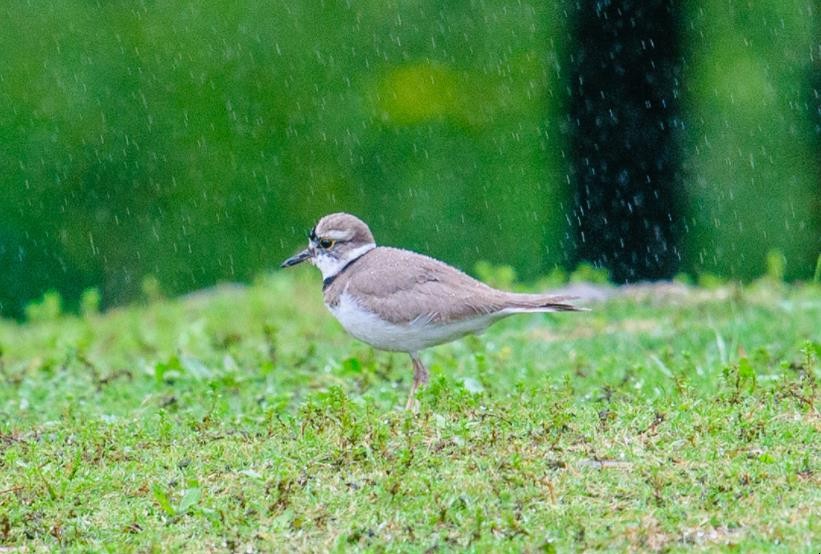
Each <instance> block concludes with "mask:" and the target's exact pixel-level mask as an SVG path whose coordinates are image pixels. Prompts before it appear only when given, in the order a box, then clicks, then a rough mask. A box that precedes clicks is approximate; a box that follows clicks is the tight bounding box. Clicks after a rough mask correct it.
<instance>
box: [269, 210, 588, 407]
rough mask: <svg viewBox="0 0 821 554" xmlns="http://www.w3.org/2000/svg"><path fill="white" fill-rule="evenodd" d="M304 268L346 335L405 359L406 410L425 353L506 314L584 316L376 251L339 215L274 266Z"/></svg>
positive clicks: (554, 300)
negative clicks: (409, 368) (318, 282)
mask: <svg viewBox="0 0 821 554" xmlns="http://www.w3.org/2000/svg"><path fill="white" fill-rule="evenodd" d="M306 261H307V262H310V263H311V264H313V265H314V266H316V267H317V268H318V269H319V270H320V271H321V272H322V292H323V296H324V301H325V306H327V308H328V310H330V312H331V313H332V314H333V315H334V317H335V318H336V319H337V320H338V321H339V323H341V324H342V327H343V328H344V329H345V331H347V332H348V334H350V335H351V336H353V337H355V338H357V339H359V340H361V341H362V342H365V343H367V344H369V345H370V346H372V347H374V348H376V349H378V350H386V351H390V352H405V353H407V354H408V355H410V358H411V362H412V365H413V384H412V385H411V388H410V391H409V394H408V399H407V402H406V404H405V408H406V409H409V410H410V409H413V408H414V407H415V397H416V391H417V389H418V388H419V387H420V386H422V385H425V384H427V382H428V370H427V368H426V367H425V365H424V364H423V363H422V359H421V357H420V352H422V351H423V350H425V349H426V348H430V347H432V346H436V345H439V344H443V343H446V342H450V341H453V340H456V339H459V338H461V337H463V336H465V335H468V334H478V333H481V332H482V331H484V330H485V329H486V328H487V327H488V326H490V325H491V324H493V323H495V322H497V321H499V320H501V319H504V318H505V317H508V316H510V315H514V314H519V313H532V312H577V311H586V310H585V308H580V307H577V306H574V305H572V304H570V303H568V302H569V301H570V300H574V299H575V297H570V296H548V295H545V294H522V293H515V292H508V291H503V290H499V289H495V288H493V287H490V286H488V285H486V284H485V283H482V282H481V281H478V280H476V279H474V278H473V277H471V276H469V275H467V274H466V273H463V272H462V271H460V270H458V269H456V268H455V267H452V266H450V265H448V264H446V263H445V262H442V261H439V260H437V259H434V258H431V257H429V256H425V255H424V254H418V253H416V252H412V251H410V250H403V249H399V248H392V247H388V246H377V244H376V241H375V240H374V237H373V234H372V233H371V230H370V229H369V228H368V225H367V224H366V223H365V222H364V221H362V220H361V219H359V218H358V217H356V216H354V215H351V214H349V213H344V212H339V213H332V214H329V215H326V216H324V217H322V218H321V219H320V220H319V221H318V222H317V223H316V225H315V226H314V228H313V229H311V231H310V232H309V233H308V247H307V248H306V249H304V250H302V251H301V252H299V253H298V254H296V255H294V256H292V257H290V258H288V259H287V260H285V261H283V262H282V264H281V266H280V267H282V268H286V267H292V266H295V265H297V264H300V263H302V262H306Z"/></svg>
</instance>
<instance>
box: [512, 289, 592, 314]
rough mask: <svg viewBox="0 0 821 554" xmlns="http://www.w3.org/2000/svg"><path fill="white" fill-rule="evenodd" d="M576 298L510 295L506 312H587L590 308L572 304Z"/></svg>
mask: <svg viewBox="0 0 821 554" xmlns="http://www.w3.org/2000/svg"><path fill="white" fill-rule="evenodd" d="M577 298H578V297H576V296H549V295H546V294H519V293H514V292H511V293H508V295H507V299H506V300H507V302H506V304H507V307H506V308H505V310H504V311H507V312H509V313H520V312H587V311H590V310H589V309H588V308H582V307H579V306H574V305H573V304H570V303H569V301H570V300H576V299H577Z"/></svg>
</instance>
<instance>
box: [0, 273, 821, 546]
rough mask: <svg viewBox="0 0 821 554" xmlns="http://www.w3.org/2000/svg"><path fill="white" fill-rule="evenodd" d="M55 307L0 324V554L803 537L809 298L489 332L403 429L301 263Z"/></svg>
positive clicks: (556, 319) (401, 393) (807, 521)
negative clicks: (111, 301) (158, 292)
mask: <svg viewBox="0 0 821 554" xmlns="http://www.w3.org/2000/svg"><path fill="white" fill-rule="evenodd" d="M92 304H93V303H92ZM92 308H93V305H92ZM58 312H59V309H56V310H55V309H52V310H50V311H48V310H45V311H44V310H41V311H40V313H44V314H45V315H43V316H42V317H40V318H39V321H36V322H31V323H27V324H16V323H12V322H8V321H5V322H0V346H1V347H2V356H1V357H0V551H7V550H11V551H30V550H43V549H58V548H64V549H67V550H82V551H89V550H90V551H112V552H122V551H140V552H144V551H151V550H156V551H176V550H188V551H203V550H206V551H208V550H211V551H223V550H241V551H246V550H251V551H253V550H262V551H270V550H285V549H288V550H291V549H295V550H303V551H317V550H320V551H322V550H337V551H347V550H350V549H357V548H358V549H367V550H374V551H380V550H383V549H384V550H390V551H416V552H422V551H426V550H433V551H437V550H439V551H454V550H461V549H464V548H468V549H471V550H474V551H487V550H502V551H520V550H522V549H527V550H530V551H538V550H545V551H548V552H550V551H554V550H555V551H559V552H567V551H577V550H618V551H622V550H658V551H670V550H672V551H685V550H690V549H693V548H697V549H707V550H713V549H719V550H722V549H731V548H732V547H733V546H735V547H736V548H737V549H738V551H751V550H752V551H762V550H776V551H785V552H786V551H790V552H816V551H818V550H819V548H821V538H820V536H819V524H818V520H819V517H818V516H819V506H821V494H819V486H818V485H819V474H818V471H819V446H820V445H821V442H820V441H819V439H818V430H819V422H820V420H819V415H818V407H817V404H816V398H817V389H816V379H817V377H818V367H817V361H816V360H817V357H818V352H819V342H820V341H821V337H819V333H820V332H821V325H819V322H821V293H819V289H818V288H817V287H813V286H810V285H806V286H803V287H788V286H786V285H782V284H778V283H776V282H774V281H772V280H769V281H761V282H759V283H757V284H754V285H751V286H748V287H738V286H723V287H720V288H714V289H686V290H685V289H683V288H674V287H667V288H652V289H650V288H646V289H637V290H634V291H633V292H629V293H625V294H623V295H620V296H618V297H616V298H614V299H611V300H609V301H607V302H606V303H603V304H598V305H596V306H595V310H594V311H592V312H589V313H579V314H558V315H544V316H542V315H536V316H522V317H518V318H511V319H508V320H506V321H504V322H502V323H500V324H498V325H496V326H495V327H493V328H491V329H490V330H489V331H488V332H487V333H486V334H485V335H484V336H482V337H479V338H476V337H471V338H468V339H464V340H462V341H459V342H456V343H452V344H450V345H446V346H442V347H439V348H436V349H433V350H430V351H428V352H426V354H425V356H426V357H425V360H426V361H427V362H428V365H429V367H430V369H431V374H432V377H431V383H430V385H429V386H428V387H427V388H426V389H424V390H422V391H421V394H420V395H419V400H420V409H419V411H418V413H415V414H413V413H407V412H405V411H403V410H401V409H399V407H400V406H401V405H403V404H404V400H405V395H406V394H407V391H408V388H409V386H410V379H411V369H410V362H409V359H408V358H407V356H405V355H400V354H387V353H381V352H374V351H372V350H371V349H370V348H368V347H367V346H365V345H362V344H361V343H358V342H356V341H354V340H353V339H350V338H349V337H347V336H346V335H345V334H344V332H343V331H342V330H341V328H340V327H339V326H338V324H337V323H336V322H335V321H334V320H333V318H332V317H331V316H330V314H328V313H327V312H326V311H325V308H324V307H323V306H322V303H321V298H320V294H319V282H318V280H317V278H316V276H315V275H313V274H312V273H309V272H308V271H302V272H295V273H294V274H290V275H284V274H277V275H276V276H272V277H267V278H263V279H260V280H259V281H258V282H257V283H255V284H254V285H253V286H251V287H249V288H247V289H239V288H235V287H225V288H222V289H218V290H214V291H210V292H208V293H201V294H199V295H196V296H193V297H188V298H183V299H178V300H157V301H154V302H151V303H150V304H147V305H143V306H132V307H127V308H122V309H118V310H114V311H111V312H109V313H105V314H95V313H94V310H93V309H89V310H88V314H87V315H86V316H84V317H75V316H58V315H56V314H57V313H58ZM31 313H32V314H34V313H38V311H37V310H36V309H34V310H33V311H31Z"/></svg>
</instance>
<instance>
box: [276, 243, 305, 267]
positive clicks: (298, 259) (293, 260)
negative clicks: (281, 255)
mask: <svg viewBox="0 0 821 554" xmlns="http://www.w3.org/2000/svg"><path fill="white" fill-rule="evenodd" d="M310 257H311V251H310V250H309V249H307V248H306V249H305V250H303V251H302V252H300V253H299V254H297V255H296V256H291V257H290V258H288V259H287V260H285V261H284V262H282V264H281V265H280V266H279V267H291V266H292V265H296V264H301V263H302V262H304V261H305V260H307V259H308V258H310Z"/></svg>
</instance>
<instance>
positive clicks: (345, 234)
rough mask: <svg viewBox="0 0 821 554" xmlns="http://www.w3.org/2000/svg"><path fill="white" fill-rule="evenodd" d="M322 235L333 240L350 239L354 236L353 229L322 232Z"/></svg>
mask: <svg viewBox="0 0 821 554" xmlns="http://www.w3.org/2000/svg"><path fill="white" fill-rule="evenodd" d="M322 236H323V237H324V238H328V239H331V240H348V239H349V238H351V237H353V231H351V230H348V231H328V232H327V233H322Z"/></svg>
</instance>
